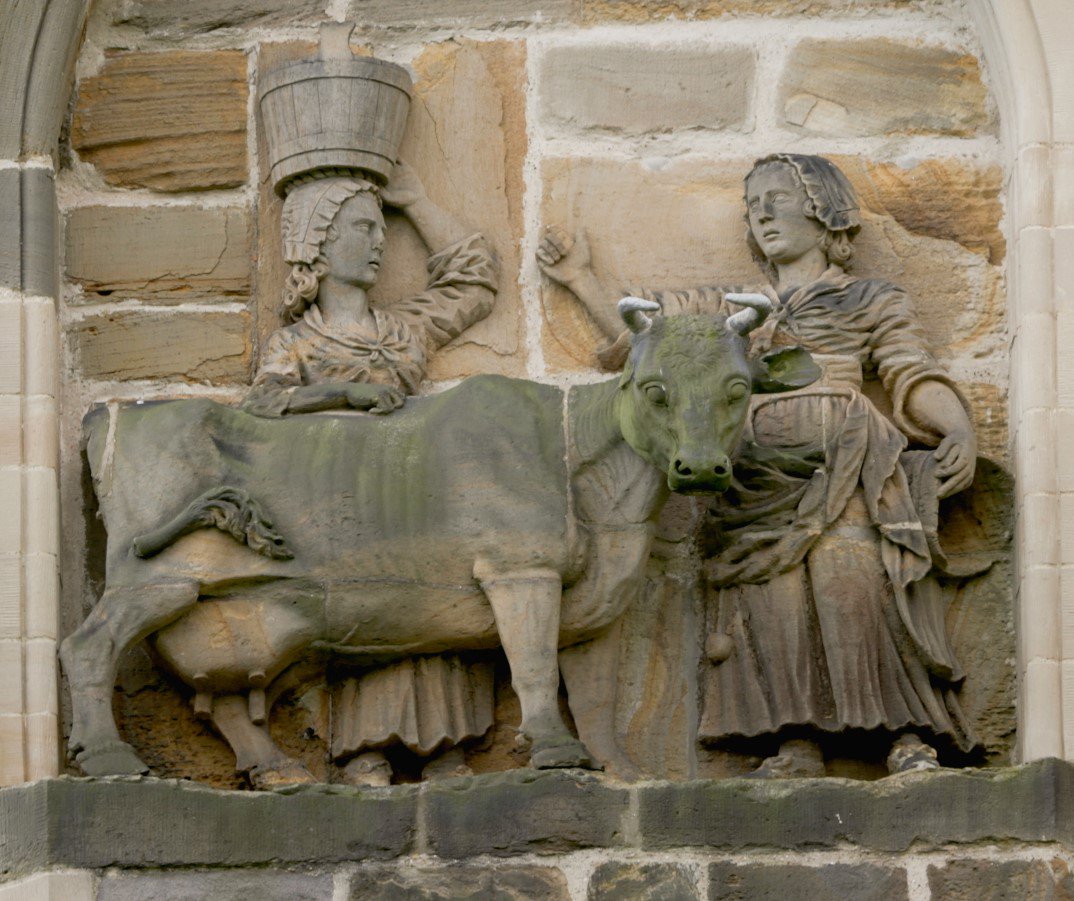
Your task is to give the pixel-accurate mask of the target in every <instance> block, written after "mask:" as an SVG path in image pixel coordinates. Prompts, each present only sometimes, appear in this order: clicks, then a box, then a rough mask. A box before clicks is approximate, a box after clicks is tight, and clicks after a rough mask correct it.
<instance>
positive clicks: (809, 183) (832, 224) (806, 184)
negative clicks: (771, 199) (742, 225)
mask: <svg viewBox="0 0 1074 901" xmlns="http://www.w3.org/2000/svg"><path fill="white" fill-rule="evenodd" d="M777 167H782V168H786V169H789V170H790V172H791V175H792V177H793V178H794V181H795V184H797V185H798V187H800V188H801V189H802V193H803V194H805V197H806V201H805V207H804V212H805V214H806V216H808V217H809V218H810V219H813V220H814V221H816V222H819V223H821V225H823V226H824V236H823V237H822V238H821V241H820V249H821V250H822V251H824V256H825V258H826V259H827V261H828V265H829V266H839V267H840V268H841V269H843V270H849V269H850V268H851V265H852V263H853V259H854V245H853V243H852V242H853V241H854V238H855V237H856V236H857V234H858V232H859V231H860V230H861V216H860V213H859V208H858V198H857V195H856V194H855V193H854V189H853V187H851V185H850V182H849V181H848V180H847V177H846V176H845V175H843V173H842V172H841V171H840V170H839V169H838V168H837V167H836V165H835V164H834V163H832V162H831V161H830V160H826V159H824V157H820V156H806V155H803V154H793V153H777V154H773V155H772V156H766V157H764V158H763V159H760V160H758V161H757V162H756V163H754V166H753V168H752V169H751V170H750V171H749V174H747V175H746V179H745V183H746V184H747V185H748V184H749V181H750V179H751V178H752V177H753V176H754V175H756V174H757V173H759V172H762V171H764V170H766V169H774V168H777ZM745 219H746V222H747V227H746V244H747V246H748V247H749V249H750V253H751V254H753V258H754V259H755V260H757V262H758V263H759V264H760V265H761V268H762V269H764V271H765V273H766V274H768V275H769V276H771V275H773V274H774V272H775V267H774V266H773V265H772V264H771V262H769V260H768V258H767V257H766V256H765V255H764V252H763V251H762V250H761V248H760V246H759V245H758V244H757V241H756V239H755V238H754V237H753V229H751V228H750V227H749V224H748V223H749V209H748V206H747V210H746V214H745Z"/></svg>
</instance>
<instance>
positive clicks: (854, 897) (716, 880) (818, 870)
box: [709, 863, 908, 901]
mask: <svg viewBox="0 0 1074 901" xmlns="http://www.w3.org/2000/svg"><path fill="white" fill-rule="evenodd" d="M907 897H908V895H907V886H906V872H905V871H904V870H901V869H893V868H888V867H882V866H876V865H874V864H839V863H836V864H828V865H827V866H821V867H805V866H797V865H794V864H746V865H737V864H733V863H714V864H712V866H710V867H709V901H907Z"/></svg>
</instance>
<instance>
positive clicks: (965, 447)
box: [933, 431, 977, 497]
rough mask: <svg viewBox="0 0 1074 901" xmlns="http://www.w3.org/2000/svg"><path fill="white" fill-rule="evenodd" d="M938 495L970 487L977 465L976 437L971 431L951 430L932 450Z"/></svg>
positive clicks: (945, 495)
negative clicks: (938, 486)
mask: <svg viewBox="0 0 1074 901" xmlns="http://www.w3.org/2000/svg"><path fill="white" fill-rule="evenodd" d="M933 454H934V456H935V457H936V464H937V466H936V475H937V476H938V477H939V479H940V488H939V494H940V497H950V496H951V495H952V494H957V493H958V492H960V491H964V490H965V489H967V488H969V487H970V484H971V483H972V482H973V472H974V469H975V468H976V466H977V439H976V438H975V437H974V434H973V432H972V431H968V432H964V431H958V432H952V433H951V434H949V435H948V436H947V437H946V438H944V439H943V441H941V442H940V443H939V445H938V446H937V448H936V450H935V451H934V452H933Z"/></svg>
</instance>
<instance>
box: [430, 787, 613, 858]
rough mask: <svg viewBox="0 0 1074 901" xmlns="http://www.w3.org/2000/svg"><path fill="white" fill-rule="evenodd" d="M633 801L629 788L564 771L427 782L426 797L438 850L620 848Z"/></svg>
mask: <svg viewBox="0 0 1074 901" xmlns="http://www.w3.org/2000/svg"><path fill="white" fill-rule="evenodd" d="M628 803H629V798H628V793H627V791H626V790H625V789H621V788H612V787H610V786H607V785H605V784H603V783H602V782H601V781H600V779H599V778H597V777H595V776H591V775H588V774H585V773H582V772H579V771H564V770H560V771H556V770H546V771H543V772H540V771H534V770H512V771H510V772H507V773H497V774H496V775H495V776H483V777H479V778H469V779H452V780H449V781H447V782H443V783H439V784H438V783H428V784H427V785H426V786H425V789H424V791H423V796H422V804H423V805H424V808H425V825H426V835H427V836H428V841H429V846H430V848H431V850H433V851H435V852H436V853H437V854H439V855H440V856H441V857H470V856H473V855H475V854H504V855H506V854H526V853H534V852H535V853H538V854H552V853H556V852H560V851H571V850H574V849H576V848H594V847H595V848H604V847H615V846H618V845H621V844H622V843H623V835H622V819H623V815H624V813H625V812H626V809H627V805H628Z"/></svg>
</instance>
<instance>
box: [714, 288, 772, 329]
mask: <svg viewBox="0 0 1074 901" xmlns="http://www.w3.org/2000/svg"><path fill="white" fill-rule="evenodd" d="M724 299H725V300H729V301H731V303H737V304H739V305H740V306H743V307H749V309H748V310H739V311H738V312H737V313H732V314H731V315H730V316H728V317H727V327H728V328H729V329H731V330H732V331H735V332H738V334H740V335H742V336H743V337H745V336H746V335H748V334H749V333H750V332H752V331H753V330H754V329H755V328H757V326H759V325H760V324H761V323H762V322H764V321H765V320H766V319H767V318H768V316H769V314H771V312H772V310H773V309H774V307H775V304H773V303H772V298H771V297H767V296H765V295H764V294H725V295H724Z"/></svg>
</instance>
